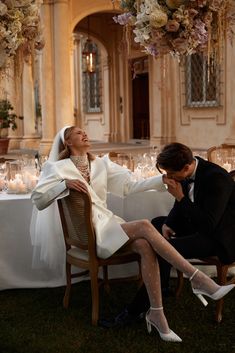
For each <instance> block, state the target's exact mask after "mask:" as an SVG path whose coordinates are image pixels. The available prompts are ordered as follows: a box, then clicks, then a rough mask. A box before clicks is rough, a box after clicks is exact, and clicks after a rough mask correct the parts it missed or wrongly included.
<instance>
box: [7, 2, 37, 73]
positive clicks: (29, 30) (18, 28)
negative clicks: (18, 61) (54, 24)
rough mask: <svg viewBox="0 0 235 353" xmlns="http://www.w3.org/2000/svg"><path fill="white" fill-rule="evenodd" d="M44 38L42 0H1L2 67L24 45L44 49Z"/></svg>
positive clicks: (25, 48) (26, 49)
mask: <svg viewBox="0 0 235 353" xmlns="http://www.w3.org/2000/svg"><path fill="white" fill-rule="evenodd" d="M43 46H44V40H43V37H42V31H41V25H40V1H35V0H1V1H0V68H4V65H5V63H6V60H7V58H8V57H12V56H15V55H16V53H17V50H19V49H20V48H23V47H24V54H25V55H26V54H28V53H29V52H30V50H32V48H33V49H39V50H40V49H42V48H43ZM30 48H31V49H30Z"/></svg>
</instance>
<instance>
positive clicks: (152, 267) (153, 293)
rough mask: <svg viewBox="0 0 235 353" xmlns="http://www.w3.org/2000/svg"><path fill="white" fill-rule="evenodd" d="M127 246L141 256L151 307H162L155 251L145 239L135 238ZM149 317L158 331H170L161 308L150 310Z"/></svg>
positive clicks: (165, 332) (142, 271)
mask: <svg viewBox="0 0 235 353" xmlns="http://www.w3.org/2000/svg"><path fill="white" fill-rule="evenodd" d="M128 247H129V248H130V249H131V250H132V251H134V252H136V253H138V254H139V255H140V256H141V273H142V277H143V281H144V283H145V286H146V289H147V292H148V296H149V301H150V304H151V307H154V308H161V307H162V294H161V282H160V272H159V266H158V261H157V257H156V253H155V252H154V250H153V248H152V247H151V245H150V244H149V242H148V241H147V240H145V239H136V240H134V241H133V242H131V243H130V244H129V245H128ZM149 319H150V320H152V321H153V322H154V323H155V324H156V325H157V327H158V329H159V331H160V332H162V333H164V334H167V333H169V332H170V329H169V326H168V323H167V320H166V317H165V315H164V312H163V310H158V311H150V313H149Z"/></svg>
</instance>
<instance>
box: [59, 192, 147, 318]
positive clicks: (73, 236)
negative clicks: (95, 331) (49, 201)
mask: <svg viewBox="0 0 235 353" xmlns="http://www.w3.org/2000/svg"><path fill="white" fill-rule="evenodd" d="M58 206H59V213H60V218H61V222H62V227H63V232H64V239H65V244H66V279H67V286H66V291H65V295H64V299H63V305H64V307H65V308H67V307H68V305H69V298H70V290H71V279H72V278H75V277H80V276H83V275H86V274H89V275H90V281H91V296H92V324H93V325H97V321H98V317H99V285H101V284H104V285H105V288H106V289H107V290H109V282H110V281H114V280H115V281H117V280H138V281H141V274H140V265H139V274H138V275H136V276H131V277H126V278H121V279H120V278H119V279H112V280H109V279H108V266H110V265H120V264H126V263H130V262H134V261H137V262H139V260H140V257H139V255H137V254H135V253H132V252H128V251H124V250H122V251H121V250H120V251H118V252H117V253H115V254H114V255H113V256H111V257H109V258H108V259H101V258H99V257H98V256H97V254H96V236H95V231H94V228H93V225H92V209H91V207H92V204H91V199H90V196H89V194H85V193H80V192H77V191H74V190H70V195H69V196H67V197H65V198H63V199H60V200H58ZM71 265H73V266H76V267H79V268H80V269H83V271H82V272H81V271H80V272H78V273H75V274H72V273H71ZM100 267H101V268H102V269H103V279H102V280H101V279H99V278H98V271H99V268H100ZM84 270H85V271H84Z"/></svg>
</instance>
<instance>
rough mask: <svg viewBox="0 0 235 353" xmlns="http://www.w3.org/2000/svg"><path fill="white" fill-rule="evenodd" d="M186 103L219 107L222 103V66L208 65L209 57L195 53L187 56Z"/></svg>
mask: <svg viewBox="0 0 235 353" xmlns="http://www.w3.org/2000/svg"><path fill="white" fill-rule="evenodd" d="M185 66H186V67H185V69H186V80H185V83H186V105H187V106H188V107H196V108H197V107H217V106H219V105H220V66H219V64H216V63H212V64H211V65H210V66H209V67H208V62H207V57H206V56H203V54H193V55H189V56H187V57H186V64H185Z"/></svg>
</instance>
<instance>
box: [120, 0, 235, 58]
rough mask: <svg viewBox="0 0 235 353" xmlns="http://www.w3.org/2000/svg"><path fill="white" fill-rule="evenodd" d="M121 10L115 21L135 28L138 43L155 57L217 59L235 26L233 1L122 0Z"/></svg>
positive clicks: (135, 38) (234, 5) (234, 3)
mask: <svg viewBox="0 0 235 353" xmlns="http://www.w3.org/2000/svg"><path fill="white" fill-rule="evenodd" d="M120 8H121V9H122V10H123V13H122V14H120V15H117V16H115V17H114V21H115V22H116V23H119V24H121V25H124V26H128V27H132V28H133V32H134V35H135V37H134V40H135V42H137V43H139V44H140V45H141V46H142V47H143V48H144V51H146V52H147V53H149V54H151V55H153V56H155V57H157V56H159V55H164V54H167V53H171V54H172V55H174V56H177V57H181V56H185V55H190V54H193V53H196V52H204V53H206V54H207V55H208V57H209V56H212V55H217V56H218V55H219V52H220V49H221V46H222V41H223V39H224V38H225V37H226V36H229V37H230V38H231V37H232V34H233V30H232V26H233V25H234V23H235V1H234V0H120Z"/></svg>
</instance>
